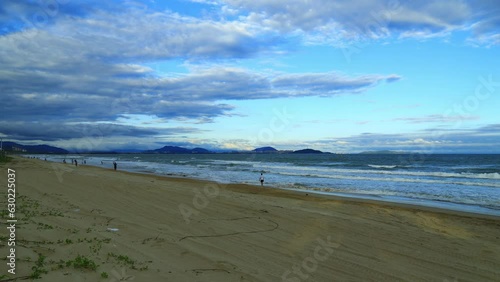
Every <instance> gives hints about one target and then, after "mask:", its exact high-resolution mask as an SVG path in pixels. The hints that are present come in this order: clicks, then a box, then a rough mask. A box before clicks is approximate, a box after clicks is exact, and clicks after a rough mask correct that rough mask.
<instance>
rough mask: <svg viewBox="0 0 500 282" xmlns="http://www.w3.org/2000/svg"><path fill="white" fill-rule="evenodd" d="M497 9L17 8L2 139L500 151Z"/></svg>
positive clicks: (263, 4) (412, 5)
mask: <svg viewBox="0 0 500 282" xmlns="http://www.w3.org/2000/svg"><path fill="white" fill-rule="evenodd" d="M499 15H500V4H499V3H497V2H496V1H485V0H483V1H481V0H480V1H465V0H444V1H435V2H432V1H403V0H373V1H365V0H354V1H347V0H341V1H320V0H309V1H291V0H288V1H285V0H275V1H264V0H252V1H250V0H172V1H118V0H117V1H106V2H105V3H102V2H101V1H67V0H54V1H10V0H8V1H3V2H2V7H1V8H0V27H1V28H0V87H1V90H2V104H1V105H0V118H1V119H0V137H2V138H3V139H4V140H11V141H17V142H20V143H24V144H34V143H46V144H51V145H55V146H60V147H63V148H67V149H71V150H76V151H79V152H84V151H92V150H108V149H109V150H111V149H112V150H120V149H130V148H135V149H154V148H159V147H162V146H164V145H167V144H168V145H180V146H185V147H205V148H209V149H237V150H239V149H253V148H255V147H260V146H273V147H276V148H278V149H301V148H314V149H319V150H324V151H330V152H338V153H351V152H360V151H366V150H402V151H412V152H428V153H500V146H499V145H500V118H499V114H498V109H499V108H500V95H499V93H500V71H499V70H500V69H499V66H500V52H499V50H500V49H499V48H500V16H499Z"/></svg>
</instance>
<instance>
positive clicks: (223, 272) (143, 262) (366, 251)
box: [0, 158, 500, 282]
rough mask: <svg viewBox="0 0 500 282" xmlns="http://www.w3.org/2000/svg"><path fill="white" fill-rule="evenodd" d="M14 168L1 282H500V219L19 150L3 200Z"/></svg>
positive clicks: (3, 240)
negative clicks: (12, 262) (12, 239)
mask: <svg viewBox="0 0 500 282" xmlns="http://www.w3.org/2000/svg"><path fill="white" fill-rule="evenodd" d="M7 168H13V169H15V170H16V184H17V191H16V192H17V212H16V217H17V219H18V223H17V226H16V227H17V229H16V243H17V246H16V258H17V262H16V275H15V276H13V275H10V274H9V275H7V276H3V277H2V278H1V279H0V281H4V280H5V279H8V278H12V277H18V278H23V277H25V276H29V275H33V274H40V276H41V277H42V278H41V279H40V280H38V281H55V282H57V281H294V282H296V281H500V219H499V218H495V217H489V216H478V215H474V214H465V213H457V212H452V211H444V210H433V209H428V208H416V207H411V206H405V205H395V204H388V203H377V202H370V201H359V200H349V199H342V198H326V197H316V196H312V195H310V194H309V195H306V194H305V193H292V192H286V191H280V190H277V189H269V188H264V189H263V188H260V187H258V186H248V185H223V184H215V183H211V182H207V181H197V180H189V179H175V178H163V177H158V176H152V175H141V174H132V173H126V172H121V171H113V170H106V169H101V168H96V167H88V166H87V167H86V166H79V167H77V168H75V167H74V166H72V165H71V164H66V165H64V164H59V163H57V164H56V163H48V162H44V161H38V160H27V159H21V158H16V159H14V160H13V161H11V162H10V163H8V164H4V165H1V171H2V172H1V174H0V182H1V183H3V184H2V186H3V187H4V188H3V190H4V191H1V194H2V195H1V197H2V201H1V205H2V207H5V206H6V202H7V196H6V194H7V188H6V185H5V184H6V183H7ZM2 210H5V208H2ZM6 220H7V218H6V215H5V214H3V219H2V221H3V222H4V223H5V222H6ZM1 234H2V238H1V246H2V248H1V250H2V251H1V252H2V254H1V257H3V258H4V260H5V257H6V256H7V255H8V248H7V246H6V245H7V242H6V239H7V237H6V236H7V235H6V234H7V232H6V229H5V228H4V229H3V231H2V233H1ZM40 255H42V256H43V257H44V259H41V260H40V261H39V262H37V260H38V258H39V256H40ZM93 263H95V266H94V265H93ZM37 265H38V266H37ZM34 266H35V267H34ZM33 267H34V268H33ZM6 271H7V267H6V265H5V263H4V264H3V266H2V274H5V273H7V272H6ZM45 271H46V272H47V273H44V272H45ZM35 272H37V273H35ZM284 278H286V279H288V280H286V279H285V280H283V279H284Z"/></svg>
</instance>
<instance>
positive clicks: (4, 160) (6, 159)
mask: <svg viewBox="0 0 500 282" xmlns="http://www.w3.org/2000/svg"><path fill="white" fill-rule="evenodd" d="M10 161H12V157H8V156H6V155H5V154H2V153H0V164H1V163H8V162H10Z"/></svg>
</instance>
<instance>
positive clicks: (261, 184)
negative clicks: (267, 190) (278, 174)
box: [259, 172, 264, 186]
mask: <svg viewBox="0 0 500 282" xmlns="http://www.w3.org/2000/svg"><path fill="white" fill-rule="evenodd" d="M259 181H260V186H264V175H263V174H262V172H261V173H260V178H259Z"/></svg>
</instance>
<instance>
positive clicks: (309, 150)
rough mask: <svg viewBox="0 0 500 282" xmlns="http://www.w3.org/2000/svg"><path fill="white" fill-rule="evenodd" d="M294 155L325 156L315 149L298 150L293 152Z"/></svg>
mask: <svg viewBox="0 0 500 282" xmlns="http://www.w3.org/2000/svg"><path fill="white" fill-rule="evenodd" d="M292 153H293V154H323V152H321V151H318V150H313V149H302V150H297V151H293V152H292Z"/></svg>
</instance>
